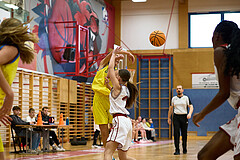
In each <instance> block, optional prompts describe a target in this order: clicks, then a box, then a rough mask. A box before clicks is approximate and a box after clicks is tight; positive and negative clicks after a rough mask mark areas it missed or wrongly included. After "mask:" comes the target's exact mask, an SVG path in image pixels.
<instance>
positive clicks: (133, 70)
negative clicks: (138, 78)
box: [127, 69, 136, 83]
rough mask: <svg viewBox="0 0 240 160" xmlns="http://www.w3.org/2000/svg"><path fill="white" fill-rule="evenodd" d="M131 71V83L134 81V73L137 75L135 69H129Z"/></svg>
mask: <svg viewBox="0 0 240 160" xmlns="http://www.w3.org/2000/svg"><path fill="white" fill-rule="evenodd" d="M127 70H128V71H129V72H130V75H131V77H130V79H129V81H130V82H131V83H134V82H133V77H134V75H135V71H136V70H135V69H127Z"/></svg>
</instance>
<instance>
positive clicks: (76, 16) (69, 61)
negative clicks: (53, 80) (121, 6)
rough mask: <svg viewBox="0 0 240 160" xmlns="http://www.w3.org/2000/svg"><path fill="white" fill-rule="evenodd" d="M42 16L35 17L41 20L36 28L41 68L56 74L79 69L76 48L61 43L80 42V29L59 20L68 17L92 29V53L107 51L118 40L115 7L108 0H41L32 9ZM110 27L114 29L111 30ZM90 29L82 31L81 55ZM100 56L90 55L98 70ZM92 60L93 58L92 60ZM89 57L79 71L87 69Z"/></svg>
mask: <svg viewBox="0 0 240 160" xmlns="http://www.w3.org/2000/svg"><path fill="white" fill-rule="evenodd" d="M32 11H33V12H34V13H36V14H37V15H38V16H39V17H38V18H36V19H34V21H35V22H36V23H37V24H38V25H36V26H35V27H34V32H35V33H37V34H38V36H39V39H40V40H39V43H38V44H37V46H35V49H37V53H38V55H37V71H41V72H45V73H50V74H54V73H56V72H74V71H75V61H74V57H75V51H74V49H68V51H69V54H68V55H66V49H64V48H58V47H66V46H75V45H76V36H77V35H76V29H74V28H72V27H71V26H73V23H56V22H66V21H77V22H78V24H79V25H81V26H84V27H87V28H88V30H89V33H88V34H89V51H88V52H89V55H90V56H92V55H97V54H99V53H100V54H104V53H106V52H107V51H108V48H113V44H114V8H113V7H112V6H110V5H109V4H107V3H105V2H104V0H39V3H38V4H37V6H36V7H34V8H33V9H32ZM109 28H110V29H111V31H109ZM86 43H87V41H86V32H80V50H81V52H80V57H85V56H86V55H85V52H82V51H83V50H86ZM97 58H98V57H93V56H92V57H90V58H88V63H91V64H89V65H92V66H91V68H90V70H91V71H93V70H96V69H97V67H98V64H97V63H95V64H93V63H94V61H95V60H96V59H97ZM89 61H90V62H89ZM86 63H87V62H86V59H81V60H80V69H79V72H80V73H81V72H83V71H84V70H85V69H86ZM59 76H61V77H65V78H69V79H75V80H77V81H79V82H83V81H89V82H91V80H92V79H91V78H88V79H87V78H84V77H76V76H72V77H67V76H66V75H64V74H61V75H59Z"/></svg>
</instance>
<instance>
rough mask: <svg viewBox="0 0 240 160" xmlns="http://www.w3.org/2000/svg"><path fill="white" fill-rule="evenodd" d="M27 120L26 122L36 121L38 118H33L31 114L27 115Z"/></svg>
mask: <svg viewBox="0 0 240 160" xmlns="http://www.w3.org/2000/svg"><path fill="white" fill-rule="evenodd" d="M25 121H26V122H36V118H35V117H33V118H31V117H30V116H27V118H26V120H25Z"/></svg>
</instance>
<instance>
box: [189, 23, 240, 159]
mask: <svg viewBox="0 0 240 160" xmlns="http://www.w3.org/2000/svg"><path fill="white" fill-rule="evenodd" d="M212 42H213V48H214V65H215V69H216V71H217V75H218V81H219V92H218V93H217V95H216V96H215V97H214V98H213V100H212V101H211V102H210V103H209V104H208V105H207V106H206V107H205V108H204V109H203V110H202V111H201V112H200V113H197V114H195V115H194V116H193V122H194V124H195V125H196V126H198V127H199V124H198V122H200V121H201V120H203V118H204V117H205V116H206V115H207V114H208V113H210V112H212V111H213V110H215V109H217V108H218V107H219V106H220V105H221V104H223V103H224V102H225V101H226V100H227V99H228V101H229V103H230V105H231V106H232V107H234V108H235V109H237V110H238V114H237V115H236V116H235V117H234V119H232V120H231V121H229V122H228V123H227V124H225V125H223V126H221V127H220V130H219V131H218V132H217V133H216V134H215V135H214V136H213V137H212V139H211V140H210V141H209V142H208V143H207V144H206V145H205V146H204V147H203V148H202V150H201V151H200V152H199V153H198V159H204V160H208V159H217V158H218V157H220V156H221V155H223V154H224V153H226V152H227V151H229V150H230V149H233V150H234V159H235V160H236V159H240V128H239V127H238V125H239V124H240V108H239V105H240V100H239V98H240V79H239V78H240V77H239V72H240V58H239V57H240V30H239V28H238V26H237V24H236V23H234V22H231V21H222V22H221V23H219V24H218V25H217V27H216V28H215V31H214V33H213V37H212Z"/></svg>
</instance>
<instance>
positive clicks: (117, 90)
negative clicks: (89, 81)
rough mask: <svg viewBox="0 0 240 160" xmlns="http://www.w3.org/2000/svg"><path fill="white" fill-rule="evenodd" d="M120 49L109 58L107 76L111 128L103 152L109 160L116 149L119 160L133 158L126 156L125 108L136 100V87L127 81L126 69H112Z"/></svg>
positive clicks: (129, 136)
mask: <svg viewBox="0 0 240 160" xmlns="http://www.w3.org/2000/svg"><path fill="white" fill-rule="evenodd" d="M120 51H121V47H118V48H116V49H115V50H114V51H113V53H112V57H111V59H110V63H109V67H108V76H109V77H110V80H111V82H112V85H113V87H112V90H111V93H110V94H109V100H110V113H111V114H112V115H113V120H112V124H113V128H112V130H111V133H110V134H109V137H108V139H107V144H106V147H105V152H104V160H111V159H112V155H113V153H114V151H115V150H116V149H118V156H119V159H120V160H134V158H131V157H128V156H127V151H128V149H129V147H130V145H131V140H132V122H131V120H130V118H128V117H127V115H129V112H128V111H127V109H126V108H128V109H129V108H131V107H132V104H133V102H134V101H135V100H136V97H137V94H138V90H137V87H136V86H135V85H134V84H132V83H130V82H129V79H130V73H129V72H128V70H126V69H121V70H119V71H118V73H115V71H114V64H115V57H116V54H118V53H119V52H120Z"/></svg>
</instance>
